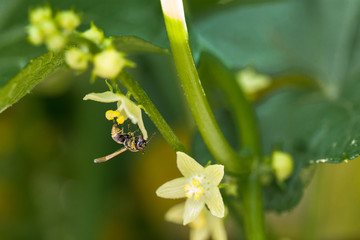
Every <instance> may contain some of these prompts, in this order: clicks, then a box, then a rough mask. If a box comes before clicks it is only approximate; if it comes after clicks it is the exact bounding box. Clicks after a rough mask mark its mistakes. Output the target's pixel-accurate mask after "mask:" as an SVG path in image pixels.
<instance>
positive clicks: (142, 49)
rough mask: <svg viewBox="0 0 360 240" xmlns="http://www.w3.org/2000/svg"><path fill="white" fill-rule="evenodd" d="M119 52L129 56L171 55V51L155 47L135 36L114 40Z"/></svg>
mask: <svg viewBox="0 0 360 240" xmlns="http://www.w3.org/2000/svg"><path fill="white" fill-rule="evenodd" d="M113 41H114V45H115V46H116V48H117V50H119V51H122V52H125V53H127V54H137V53H156V54H169V50H167V49H164V48H161V47H158V46H155V45H153V44H151V43H150V42H147V41H145V40H143V39H141V38H138V37H134V36H121V37H114V38H113Z"/></svg>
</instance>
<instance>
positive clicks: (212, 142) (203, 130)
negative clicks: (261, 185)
mask: <svg viewBox="0 0 360 240" xmlns="http://www.w3.org/2000/svg"><path fill="white" fill-rule="evenodd" d="M169 2H171V1H169ZM162 3H163V2H162ZM167 7H169V6H167ZM163 8H164V6H163ZM164 18H165V24H166V29H167V33H168V38H169V41H170V46H171V50H172V54H173V59H174V63H175V67H176V70H177V72H178V75H179V78H180V81H181V84H182V88H183V91H184V93H185V97H186V100H187V102H188V105H189V107H190V111H191V113H192V115H193V117H194V119H195V123H196V125H197V127H198V129H199V132H200V134H201V135H202V137H203V139H204V142H205V144H206V146H207V147H208V149H209V150H210V152H211V153H212V155H213V156H214V157H215V159H216V160H217V161H218V162H219V163H221V164H223V165H224V166H225V168H226V169H227V170H228V171H232V172H241V171H243V170H244V168H241V166H240V164H241V163H242V161H240V160H239V156H238V155H237V154H236V152H235V151H234V150H233V149H232V148H231V146H230V145H229V143H228V142H227V141H226V139H225V137H224V136H223V134H222V132H221V131H220V128H219V126H218V124H217V123H216V121H215V118H214V115H213V113H212V112H211V109H210V106H209V104H208V102H207V99H206V97H205V93H204V90H203V88H202V86H201V83H200V79H199V76H198V73H197V71H196V67H195V64H194V60H193V57H192V52H191V49H190V45H189V41H188V35H187V30H186V26H185V23H184V22H182V21H180V20H177V19H173V18H171V17H169V16H167V15H166V13H165V12H164Z"/></svg>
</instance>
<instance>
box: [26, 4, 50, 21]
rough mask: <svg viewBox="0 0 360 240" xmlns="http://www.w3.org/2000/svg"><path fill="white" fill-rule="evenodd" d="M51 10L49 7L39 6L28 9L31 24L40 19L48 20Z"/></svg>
mask: <svg viewBox="0 0 360 240" xmlns="http://www.w3.org/2000/svg"><path fill="white" fill-rule="evenodd" d="M51 15H52V11H51V8H50V7H48V6H47V7H39V8H35V9H34V10H31V11H30V22H31V23H32V24H39V23H41V22H42V21H45V20H50V19H51Z"/></svg>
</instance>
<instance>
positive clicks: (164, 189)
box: [156, 177, 189, 199]
mask: <svg viewBox="0 0 360 240" xmlns="http://www.w3.org/2000/svg"><path fill="white" fill-rule="evenodd" d="M187 183H189V180H188V179H186V178H183V177H182V178H176V179H174V180H171V181H169V182H166V183H164V184H163V185H161V186H160V187H159V188H158V189H157V190H156V195H157V196H159V197H162V198H171V199H176V198H183V197H185V190H184V186H185V184H187Z"/></svg>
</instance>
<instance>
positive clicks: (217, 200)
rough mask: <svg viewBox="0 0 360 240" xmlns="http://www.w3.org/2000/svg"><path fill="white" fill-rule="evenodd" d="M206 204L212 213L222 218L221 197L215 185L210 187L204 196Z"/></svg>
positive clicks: (222, 203)
mask: <svg viewBox="0 0 360 240" xmlns="http://www.w3.org/2000/svg"><path fill="white" fill-rule="evenodd" d="M204 200H205V203H206V205H207V206H208V208H209V210H210V212H211V214H212V215H214V216H216V217H219V218H222V217H224V215H225V207H224V202H223V199H222V197H221V193H220V190H219V189H218V188H217V187H213V188H210V189H209V191H208V192H206V196H204Z"/></svg>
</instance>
